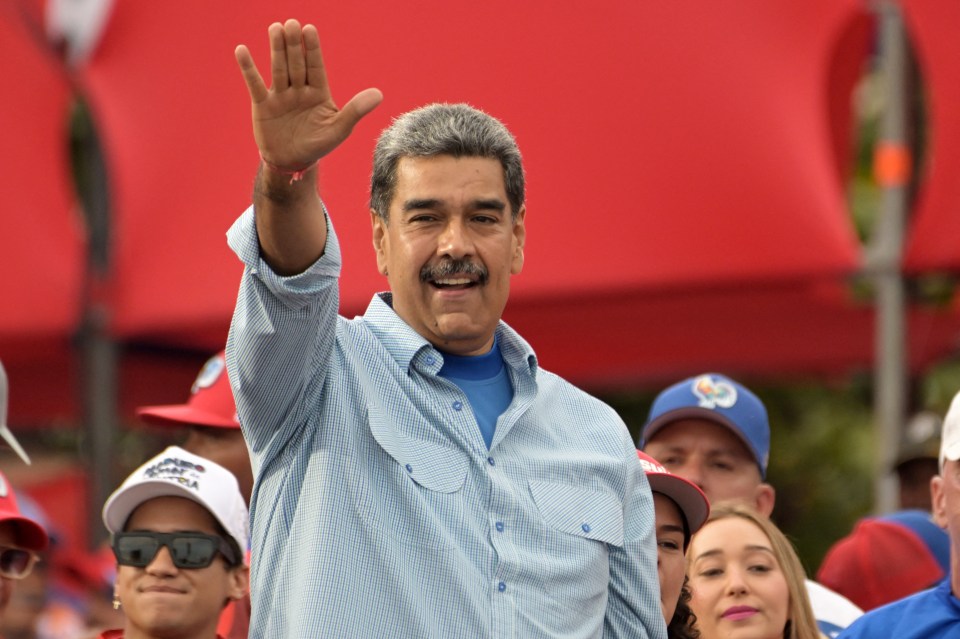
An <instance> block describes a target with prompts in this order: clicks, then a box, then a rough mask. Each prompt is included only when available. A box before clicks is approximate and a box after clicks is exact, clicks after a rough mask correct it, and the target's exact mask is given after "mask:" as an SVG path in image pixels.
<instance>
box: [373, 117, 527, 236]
mask: <svg viewBox="0 0 960 639" xmlns="http://www.w3.org/2000/svg"><path fill="white" fill-rule="evenodd" d="M438 155H451V156H453V157H455V158H460V157H482V158H491V159H494V160H497V161H499V162H500V165H501V166H502V167H503V182H504V186H505V188H506V191H507V199H508V200H509V201H510V207H511V209H513V210H512V211H511V212H512V213H513V215H514V216H516V215H517V213H518V212H519V211H520V207H521V206H523V202H524V174H523V160H522V158H521V157H520V149H519V148H518V147H517V141H516V140H515V139H514V137H513V135H512V134H511V133H510V131H509V130H507V127H506V126H504V125H503V123H502V122H500V120H497V119H496V118H494V117H493V116H491V115H488V114H486V113H484V112H483V111H481V110H479V109H476V108H474V107H472V106H470V105H468V104H439V103H437V104H428V105H427V106H424V107H420V108H419V109H414V110H413V111H409V112H407V113H404V114H403V115H401V116H400V117H398V118H396V119H395V120H394V121H393V124H391V125H390V126H389V127H387V128H386V129H384V130H383V132H382V133H381V134H380V138H379V139H378V140H377V146H376V148H375V149H374V151H373V174H372V175H371V177H370V208H371V209H373V210H374V211H375V212H376V214H377V215H378V216H380V218H381V219H382V220H383V221H385V222H386V221H387V219H388V214H389V210H390V202H391V201H392V200H393V195H394V189H395V188H396V186H397V164H398V163H399V162H400V159H401V158H404V157H434V156H438Z"/></svg>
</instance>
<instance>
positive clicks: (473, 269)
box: [420, 259, 490, 290]
mask: <svg viewBox="0 0 960 639" xmlns="http://www.w3.org/2000/svg"><path fill="white" fill-rule="evenodd" d="M489 277H490V274H489V272H488V271H487V269H486V267H484V266H483V265H481V264H477V263H475V262H471V261H470V260H464V259H456V260H452V259H445V260H442V261H441V262H440V263H439V264H434V265H430V264H427V265H425V266H424V267H423V268H422V269H420V281H421V282H426V283H428V284H430V285H431V286H433V287H434V288H437V289H441V290H463V289H468V288H472V287H474V286H482V285H484V284H486V283H487V279H488V278H489Z"/></svg>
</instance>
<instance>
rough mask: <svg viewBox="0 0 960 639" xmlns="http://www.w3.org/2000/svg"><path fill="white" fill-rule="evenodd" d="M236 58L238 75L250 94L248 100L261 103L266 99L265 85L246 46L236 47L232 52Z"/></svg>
mask: <svg viewBox="0 0 960 639" xmlns="http://www.w3.org/2000/svg"><path fill="white" fill-rule="evenodd" d="M233 54H234V56H236V58H237V64H239V65H240V73H242V74H243V80H244V82H246V83H247V91H249V92H250V99H251V100H253V101H254V102H263V101H264V100H266V99H267V95H268V92H267V85H266V84H265V83H264V82H263V78H262V77H260V72H259V71H258V70H257V65H256V64H254V63H253V56H251V55H250V51H249V50H248V49H247V47H246V46H244V45H242V44H241V45H240V46H238V47H237V48H236V49H235V50H234V52H233Z"/></svg>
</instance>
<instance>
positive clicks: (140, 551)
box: [113, 531, 240, 568]
mask: <svg viewBox="0 0 960 639" xmlns="http://www.w3.org/2000/svg"><path fill="white" fill-rule="evenodd" d="M163 546H166V547H167V550H169V551H170V557H171V559H173V565H174V566H176V567H177V568H206V567H207V566H209V565H210V564H211V563H213V558H214V557H216V556H217V553H218V552H219V553H220V554H222V555H223V556H224V558H225V559H226V560H227V563H228V564H229V565H231V566H238V565H240V557H239V556H238V554H237V551H236V550H235V549H234V547H233V546H232V545H230V544H229V543H228V542H227V540H226V539H224V538H223V537H220V536H218V535H205V534H204V533H198V532H174V533H160V532H149V531H144V532H121V533H116V534H115V535H114V536H113V554H114V556H115V557H116V558H117V563H118V564H120V565H121V566H134V567H136V568H146V567H147V566H148V565H150V562H151V561H153V559H154V558H155V557H156V556H157V553H158V552H160V548H161V547H163Z"/></svg>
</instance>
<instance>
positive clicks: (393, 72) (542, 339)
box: [0, 0, 956, 402]
mask: <svg viewBox="0 0 960 639" xmlns="http://www.w3.org/2000/svg"><path fill="white" fill-rule="evenodd" d="M287 16H298V17H299V18H300V19H301V20H302V21H304V22H308V21H310V22H314V23H316V24H317V25H318V27H319V29H320V32H321V38H322V40H323V44H324V52H325V57H326V60H327V63H328V66H329V72H330V78H331V83H332V86H333V88H334V92H335V95H336V96H337V97H338V99H340V100H341V101H344V100H346V99H347V98H349V96H351V95H352V94H353V93H354V92H356V91H358V90H360V89H363V88H365V87H367V86H372V85H374V86H379V87H380V88H381V89H382V90H383V91H384V94H385V96H386V101H385V103H384V104H383V105H382V106H381V107H380V108H379V109H378V110H377V111H375V112H374V113H373V114H371V116H370V117H369V118H367V119H366V120H365V121H364V122H362V123H361V124H360V125H359V126H358V127H357V129H356V131H355V132H354V135H353V137H352V138H351V139H350V140H348V141H347V142H346V143H345V144H344V146H343V147H342V148H341V149H338V150H337V152H336V155H335V156H333V157H332V158H331V159H330V160H329V161H327V162H325V163H324V165H323V167H322V178H321V181H322V185H321V188H322V191H323V193H324V196H325V199H326V201H327V203H328V204H329V206H330V208H331V210H332V213H333V218H334V221H335V224H336V226H337V229H338V233H339V235H340V238H341V241H342V242H343V244H344V252H345V260H346V261H345V265H344V277H343V282H342V291H343V294H342V311H343V312H344V313H345V314H347V315H352V314H355V313H359V312H362V310H363V308H364V307H365V305H366V303H367V301H368V300H369V298H370V295H371V294H372V293H373V292H374V291H376V290H379V289H382V288H384V287H385V286H386V282H385V281H384V280H383V279H382V278H381V277H380V276H379V275H378V274H377V272H376V269H375V268H374V262H373V252H372V247H371V245H370V230H369V216H368V213H367V209H366V199H367V189H368V174H369V166H370V153H371V150H372V147H373V143H374V140H375V138H376V135H377V134H378V132H379V131H380V130H381V129H382V128H383V127H384V126H386V125H387V124H388V123H389V121H390V118H391V117H392V116H394V115H396V114H398V113H400V112H403V111H405V110H407V109H409V108H412V107H415V106H418V105H420V104H423V103H425V102H429V101H467V102H471V103H473V104H476V105H478V106H481V107H483V108H484V109H486V110H488V111H489V112H491V113H492V114H494V115H496V116H498V117H500V118H501V119H503V120H504V121H505V122H506V123H507V125H508V126H510V127H511V129H512V130H514V131H515V133H516V134H517V137H518V140H519V143H520V146H521V149H522V150H523V152H524V155H525V160H526V165H527V169H528V172H529V184H528V186H529V199H528V227H529V240H528V242H529V244H528V259H527V265H526V268H525V271H524V273H523V274H522V275H520V276H519V277H518V278H516V279H515V281H514V292H513V295H512V297H511V302H510V304H509V305H508V310H507V316H506V319H507V320H508V321H510V322H512V323H513V324H515V325H516V326H517V327H518V328H519V329H520V330H521V331H522V332H523V333H524V335H525V336H527V337H528V338H529V339H530V341H531V342H532V343H533V344H534V346H535V347H536V348H537V350H538V352H539V353H540V355H541V360H542V363H543V365H544V366H545V367H548V368H550V369H552V370H555V371H557V372H558V373H560V374H563V375H565V376H567V377H569V378H571V379H573V380H575V381H577V382H579V383H581V384H586V385H597V384H628V383H636V382H643V381H648V382H653V381H654V380H659V381H666V380H670V379H673V378H674V377H676V375H678V374H682V373H686V372H690V371H696V370H700V369H705V368H724V369H726V370H731V371H734V370H735V371H738V372H742V373H744V374H778V375H782V374H808V373H809V374H823V373H839V374H843V373H846V372H848V371H850V370H853V369H860V368H865V367H868V366H869V365H870V362H871V361H872V352H873V343H872V338H871V337H870V335H872V330H873V318H872V315H871V313H870V311H869V310H867V309H864V308H861V307H860V306H858V305H857V304H855V303H853V302H852V301H851V300H849V299H848V296H847V294H846V293H845V290H844V284H843V282H844V278H845V277H846V276H847V275H849V274H850V273H852V272H854V271H856V270H857V268H858V265H859V260H860V246H859V243H858V241H857V238H856V237H855V234H854V232H853V230H852V226H851V223H850V219H849V215H848V213H847V211H846V207H845V197H844V182H845V177H846V174H845V173H846V172H845V169H844V167H845V166H846V165H847V157H848V155H849V140H850V139H851V135H850V128H851V125H850V120H851V110H852V109H851V99H850V95H851V90H852V87H853V85H854V83H855V81H856V80H857V78H858V77H859V75H860V73H861V70H862V66H863V64H864V59H865V56H866V50H867V45H868V38H869V37H870V33H871V29H872V22H871V19H870V17H869V16H868V14H867V12H866V8H865V6H864V5H863V3H862V2H861V1H860V0H804V1H803V2H800V1H797V2H787V3H783V2H781V3H776V5H775V6H774V5H771V4H770V3H769V2H767V1H765V0H748V1H746V2H740V3H734V4H733V5H731V4H730V3H702V2H698V1H696V0H677V2H673V3H668V4H663V3H638V2H618V3H612V4H609V3H608V5H604V6H602V7H600V6H598V7H597V8H591V9H584V7H583V5H578V6H573V5H566V4H563V3H559V4H558V3H519V4H518V3H514V2H508V1H507V0H490V2H486V3H483V4H481V5H478V4H476V3H463V2H449V0H443V1H441V0H424V1H423V2H419V3H414V4H413V5H411V4H409V3H407V4H403V3H401V4H397V3H393V4H390V3H386V4H384V3H378V4H376V5H373V4H369V3H332V2H322V3H317V2H309V3H307V2H305V1H303V0H280V1H278V2H274V3H270V5H269V6H268V5H267V4H266V3H244V5H243V7H242V9H241V8H238V6H237V3H236V2H230V1H228V0H209V1H207V2H202V3H197V2H173V3H148V2H137V1H134V0H118V1H117V3H116V7H115V10H114V14H113V16H112V17H111V20H110V23H109V24H108V25H107V29H106V33H105V36H104V40H103V42H102V43H101V45H100V47H99V48H98V49H97V51H96V53H95V55H94V56H93V58H92V59H91V60H90V61H89V62H88V63H87V64H86V65H85V66H84V67H83V68H82V69H81V73H80V76H79V81H80V82H79V86H80V88H81V90H82V91H83V92H84V94H85V96H86V97H87V99H88V100H89V103H90V105H91V107H92V110H93V113H94V115H95V117H96V121H97V127H98V131H99V132H100V134H101V135H102V138H103V144H104V147H105V153H106V156H107V158H108V162H107V171H108V179H109V184H110V188H111V203H112V213H113V223H114V228H113V237H114V248H115V263H114V264H113V275H112V278H111V279H110V282H109V288H108V290H107V296H108V300H109V301H110V303H111V308H112V309H113V312H112V321H113V324H112V327H111V331H112V333H113V335H114V336H115V337H117V338H118V339H121V340H132V341H136V342H148V343H154V344H156V343H160V344H173V345H178V346H189V347H194V348H199V349H201V350H207V351H211V352H212V351H214V350H217V349H218V348H220V347H221V346H222V342H223V337H224V335H225V333H226V328H227V324H228V322H229V317H230V314H231V311H232V308H233V303H234V299H235V294H236V288H237V282H238V279H239V275H240V266H239V264H238V262H237V260H236V258H235V257H234V256H233V255H232V254H231V253H230V251H229V250H228V249H227V247H226V243H225V240H224V233H225V231H226V229H227V228H228V227H229V225H230V224H231V222H232V221H233V220H234V219H235V218H236V216H237V215H238V214H239V213H240V212H241V211H242V209H243V208H244V207H245V206H247V204H248V202H249V200H250V190H251V184H252V179H253V175H254V172H255V170H256V165H257V154H256V148H255V146H254V143H253V140H252V136H251V134H250V123H249V118H250V115H249V106H248V98H247V96H246V91H245V88H244V85H243V82H242V79H241V77H240V74H239V71H238V70H237V68H236V63H235V61H234V59H233V55H232V51H233V48H234V47H235V45H236V44H238V43H241V42H243V43H246V44H248V45H249V46H250V47H251V49H252V50H253V53H254V57H255V59H256V60H257V61H258V63H259V64H260V66H261V68H262V69H263V70H264V71H266V70H267V68H268V51H267V44H266V35H265V30H266V26H267V25H268V24H269V23H270V22H271V21H273V20H278V19H280V20H282V19H284V18H285V17H287ZM211 25H215V27H213V26H211ZM24 146H25V147H26V149H25V153H24V154H22V155H21V157H24V158H29V160H27V161H26V162H25V163H26V164H28V165H34V166H40V165H45V163H46V160H44V159H43V157H42V156H40V157H34V156H33V155H32V154H30V153H29V149H30V148H32V147H30V145H29V144H24ZM34 163H35V164H34ZM11 249H12V250H14V251H21V250H23V247H22V246H21V245H20V244H19V243H18V244H17V246H13V247H11ZM24 259H26V258H24ZM14 263H18V264H19V263H21V262H19V261H15V262H14ZM78 263H79V262H78V261H77V260H76V259H73V260H69V261H65V262H64V264H69V265H70V266H69V267H66V268H76V265H77V264H78ZM74 272H76V271H74ZM923 317H934V316H933V315H931V314H930V313H926V314H924V315H923ZM935 317H936V318H937V319H936V322H940V321H941V320H943V318H945V317H947V316H946V315H936V316H935ZM943 321H945V320H943ZM936 322H935V323H936ZM937 325H938V326H939V324H937ZM580 327H583V328H582V330H577V329H578V328H580ZM912 330H920V329H912ZM934 334H936V336H937V337H936V339H933V337H930V336H931V335H934ZM954 334H956V333H955V331H953V329H952V328H951V329H944V330H939V329H938V330H932V329H931V332H930V333H927V336H928V337H929V340H928V341H926V342H925V344H924V348H923V349H921V350H920V351H919V352H916V353H912V358H913V361H914V362H915V365H919V364H917V363H918V362H926V361H929V359H930V358H933V357H936V356H937V355H938V354H942V353H943V352H945V351H946V350H948V349H949V348H950V344H951V335H954ZM914 339H915V338H914ZM0 356H2V353H0ZM11 377H13V374H11ZM185 377H186V376H185ZM189 381H190V379H187V378H185V379H184V381H183V384H184V385H183V387H184V388H186V387H187V386H188V385H189ZM153 390H154V392H155V391H156V390H157V388H156V387H155V386H153ZM145 401H151V402H152V401H155V400H150V399H147V400H145ZM159 401H162V400H159Z"/></svg>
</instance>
